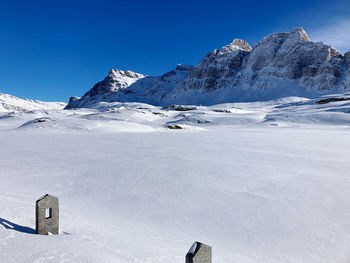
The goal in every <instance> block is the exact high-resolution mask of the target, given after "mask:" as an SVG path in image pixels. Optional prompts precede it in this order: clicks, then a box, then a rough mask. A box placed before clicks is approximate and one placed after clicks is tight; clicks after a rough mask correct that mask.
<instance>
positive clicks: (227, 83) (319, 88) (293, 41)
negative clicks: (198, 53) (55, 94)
mask: <svg viewBox="0 0 350 263" xmlns="http://www.w3.org/2000/svg"><path fill="white" fill-rule="evenodd" d="M349 90H350V52H347V53H345V54H344V55H343V54H341V53H340V52H339V51H337V50H336V49H334V48H332V47H330V46H328V45H325V44H323V43H322V42H312V41H310V40H309V38H308V36H307V34H306V32H305V31H304V29H302V28H295V29H293V30H291V31H290V32H283V33H274V34H270V35H268V36H266V37H264V38H263V39H262V40H261V41H260V42H259V43H257V44H255V45H253V47H250V45H249V44H248V43H247V42H246V41H244V40H239V39H235V40H234V41H233V42H232V43H231V44H229V45H227V46H224V47H223V48H221V49H220V50H214V51H212V52H210V53H208V54H207V55H206V56H205V57H204V58H203V59H202V61H200V63H199V64H198V65H196V66H195V67H192V66H189V65H182V64H179V65H178V66H177V67H176V69H174V70H173V71H170V72H168V73H166V74H164V75H162V76H160V77H151V76H146V75H142V74H138V73H134V72H131V71H125V72H124V71H121V70H111V71H110V72H109V74H108V76H107V77H106V78H105V79H104V80H103V81H101V82H99V83H97V84H96V85H95V86H94V87H93V88H92V89H91V90H90V91H88V92H87V93H86V94H85V95H84V96H83V97H81V98H74V99H71V100H70V102H69V104H68V106H67V107H66V108H77V107H89V106H92V105H94V104H96V103H98V102H115V101H120V102H144V103H149V104H154V105H169V104H174V103H176V104H203V105H212V104H217V103H225V102H242V101H258V100H271V99H278V98H281V97H286V96H303V97H308V98H314V97H318V96H320V95H325V94H332V93H341V92H346V91H349Z"/></svg>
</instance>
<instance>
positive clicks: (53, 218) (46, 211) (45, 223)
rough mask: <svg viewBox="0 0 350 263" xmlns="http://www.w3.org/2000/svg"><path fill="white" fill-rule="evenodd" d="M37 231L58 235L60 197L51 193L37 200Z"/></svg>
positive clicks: (43, 233)
mask: <svg viewBox="0 0 350 263" xmlns="http://www.w3.org/2000/svg"><path fill="white" fill-rule="evenodd" d="M35 214H36V218H35V219H36V224H35V225H36V233H37V234H39V235H48V234H49V233H50V234H53V235H58V231H59V220H58V219H59V210H58V198H57V197H55V196H52V195H49V194H46V195H44V196H43V197H41V198H40V199H39V200H37V201H36V207H35Z"/></svg>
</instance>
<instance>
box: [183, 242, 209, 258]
mask: <svg viewBox="0 0 350 263" xmlns="http://www.w3.org/2000/svg"><path fill="white" fill-rule="evenodd" d="M211 250H212V249H211V246H208V245H205V244H203V243H200V242H197V241H196V242H194V243H193V245H192V247H191V248H190V250H189V251H188V253H187V255H186V263H212V252H211Z"/></svg>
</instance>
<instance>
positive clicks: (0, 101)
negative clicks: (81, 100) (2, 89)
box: [0, 93, 66, 112]
mask: <svg viewBox="0 0 350 263" xmlns="http://www.w3.org/2000/svg"><path fill="white" fill-rule="evenodd" d="M65 106H66V103H63V102H43V101H38V100H29V99H20V98H17V97H15V96H12V95H9V94H3V93H0V112H9V111H31V110H40V109H45V110H46V109H63V108H64V107H65Z"/></svg>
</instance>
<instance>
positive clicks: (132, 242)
mask: <svg viewBox="0 0 350 263" xmlns="http://www.w3.org/2000/svg"><path fill="white" fill-rule="evenodd" d="M341 97H342V98H345V99H347V98H348V96H344V95H342V96H341ZM338 98H339V96H338ZM322 99H323V100H324V99H326V98H322ZM320 100H321V99H316V100H307V99H302V98H286V99H281V100H278V101H270V102H255V103H235V104H222V105H214V106H210V107H198V106H197V107H196V109H192V110H188V111H178V110H174V109H172V108H168V109H163V108H160V107H154V106H150V105H147V104H140V103H112V104H106V103H105V104H99V105H98V106H97V107H96V108H94V109H77V110H69V111H66V110H62V109H60V108H55V109H48V108H44V109H39V110H32V111H27V112H22V111H21V112H3V113H0V256H1V257H0V262H130V263H131V262H140V263H141V262H149V263H158V262H166V263H173V262H174V263H175V262H184V260H185V259H184V257H185V254H186V252H187V250H188V249H189V248H190V247H191V245H192V243H193V242H194V241H195V240H198V241H201V242H204V243H207V244H209V245H211V246H213V262H214V263H215V262H217V263H219V262H223V263H224V262H240V263H258V262H259V263H274V262H290V263H300V262H305V263H326V262H327V263H333V262H337V263H342V262H343V263H345V262H349V261H350V248H349V244H350V223H349V222H350V190H349V189H350V161H349V160H350V150H349V149H350V126H349V125H350V101H349V100H342V101H333V102H327V101H326V102H324V103H321V104H320V103H317V102H318V101H320ZM175 108H177V107H175ZM177 109H179V108H177ZM180 109H181V108H180ZM169 126H170V127H173V128H175V127H181V128H183V129H169V128H168V127H169ZM46 193H50V194H53V195H56V196H58V197H59V198H60V233H61V234H60V235H58V236H39V235H34V234H33V233H34V226H35V221H34V210H35V201H36V200H37V199H38V198H39V197H40V196H42V195H43V194H46Z"/></svg>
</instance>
